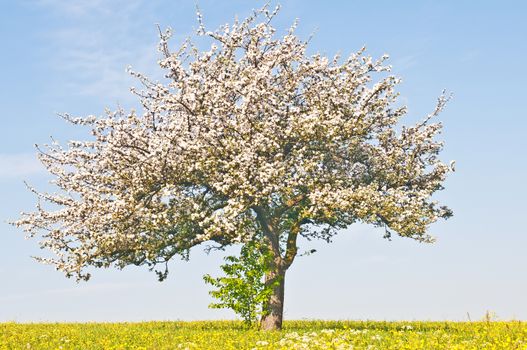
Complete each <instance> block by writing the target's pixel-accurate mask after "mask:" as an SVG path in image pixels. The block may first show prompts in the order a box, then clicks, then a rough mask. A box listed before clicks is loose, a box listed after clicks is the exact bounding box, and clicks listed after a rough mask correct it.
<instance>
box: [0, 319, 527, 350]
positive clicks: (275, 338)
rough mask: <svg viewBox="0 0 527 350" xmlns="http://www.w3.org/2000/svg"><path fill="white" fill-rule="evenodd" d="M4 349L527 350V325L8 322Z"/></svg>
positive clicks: (0, 335) (1, 338) (0, 342)
mask: <svg viewBox="0 0 527 350" xmlns="http://www.w3.org/2000/svg"><path fill="white" fill-rule="evenodd" d="M0 349H2V350H3V349H10V350H11V349H104V350H110V349H156V350H157V349H200V350H201V349H257V350H260V349H287V350H289V349H369V350H374V349H412V350H414V349H507V350H511V349H522V350H525V349H527V323H526V322H521V321H507V322H502V321H499V322H498V321H481V322H378V321H287V322H285V324H284V329H283V330H282V331H281V332H261V331H258V330H247V329H244V328H243V324H242V323H241V322H237V321H208V322H207V321H200V322H142V323H34V324H22V323H0Z"/></svg>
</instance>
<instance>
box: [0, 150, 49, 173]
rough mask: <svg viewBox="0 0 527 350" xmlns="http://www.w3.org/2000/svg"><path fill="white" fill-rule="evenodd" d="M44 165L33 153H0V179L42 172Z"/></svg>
mask: <svg viewBox="0 0 527 350" xmlns="http://www.w3.org/2000/svg"><path fill="white" fill-rule="evenodd" d="M44 172H45V169H44V166H43V165H42V164H41V163H40V161H39V160H38V159H37V157H36V155H35V154H28V153H20V154H0V179H10V178H18V177H24V176H29V175H35V174H43V173H44Z"/></svg>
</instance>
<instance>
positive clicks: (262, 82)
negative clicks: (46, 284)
mask: <svg viewBox="0 0 527 350" xmlns="http://www.w3.org/2000/svg"><path fill="white" fill-rule="evenodd" d="M275 14H276V11H274V12H271V11H269V10H268V8H267V7H264V8H263V9H260V10H257V11H255V12H254V14H253V15H251V16H250V17H249V18H247V19H245V20H243V21H235V22H234V23H233V24H226V25H224V26H222V27H220V28H219V29H218V30H216V31H212V32H211V31H206V29H205V27H204V26H203V24H202V20H201V16H200V15H199V16H198V21H199V24H200V25H199V28H198V30H197V33H196V34H197V36H198V37H201V39H203V40H208V41H207V42H208V43H210V49H208V50H207V51H204V52H203V51H200V50H199V49H198V48H197V46H196V44H194V43H193V41H192V40H190V39H189V40H187V41H185V42H184V44H183V45H182V46H181V47H180V48H179V49H178V50H176V51H171V50H170V49H169V38H170V31H166V32H160V37H161V40H160V46H159V50H160V52H161V55H162V58H161V59H160V61H159V62H158V63H159V65H160V66H161V67H162V68H163V69H164V70H165V71H166V79H165V80H164V81H162V82H158V81H152V80H151V79H149V78H148V77H146V76H144V75H142V74H140V73H137V72H131V74H133V75H134V76H136V77H137V78H139V80H140V81H141V82H142V85H143V88H142V90H134V93H136V94H137V95H138V96H139V98H140V100H141V104H142V107H143V110H142V111H141V112H137V111H134V110H132V111H130V112H125V111H124V110H122V109H118V110H117V111H114V112H111V111H107V112H106V114H105V115H104V116H101V117H94V116H89V117H82V118H74V117H72V116H69V115H64V116H63V117H64V118H65V119H66V120H67V121H69V122H71V123H73V124H76V125H83V126H88V127H89V128H90V129H91V133H92V137H91V138H90V139H89V140H85V141H70V142H69V143H68V144H67V145H65V146H61V145H60V144H59V143H57V142H52V143H51V144H49V145H45V146H43V147H41V148H39V150H40V152H39V158H40V160H41V162H42V163H43V164H44V165H45V167H46V168H47V170H48V171H49V172H50V173H51V174H52V176H53V180H52V182H53V184H54V185H55V186H56V187H57V192H56V193H41V192H39V191H37V190H35V189H33V188H31V189H32V190H33V191H34V192H35V193H36V194H37V196H38V199H39V201H38V205H37V208H36V210H35V211H34V212H27V213H22V215H21V218H20V219H19V220H18V221H16V222H15V224H16V225H18V226H20V227H22V228H23V229H24V230H25V231H26V232H27V233H28V234H29V235H30V236H34V235H37V236H38V237H40V238H41V245H42V247H43V248H46V249H48V250H50V251H51V252H52V253H53V255H52V256H51V257H46V258H41V259H42V261H44V262H47V263H51V264H54V265H55V266H56V267H57V269H59V270H61V271H63V272H65V273H66V275H67V276H75V277H77V278H81V279H88V278H89V273H87V272H86V271H85V270H86V268H87V267H89V266H95V267H109V266H117V267H121V268H122V267H124V266H126V265H129V264H135V265H148V266H150V267H151V268H154V267H155V266H156V265H157V264H166V262H167V261H168V260H170V259H171V258H173V257H175V256H180V257H183V258H186V257H188V253H189V250H190V248H192V247H194V246H197V245H200V244H202V243H205V242H209V243H210V242H215V244H217V246H218V247H223V246H226V245H229V244H233V243H239V242H246V241H248V240H250V239H251V238H252V237H254V236H255V235H258V234H263V235H264V236H265V237H266V238H267V239H268V240H269V242H270V243H271V246H272V249H273V252H274V253H275V256H276V259H275V261H276V262H277V263H278V264H279V265H280V266H282V267H283V268H287V267H288V266H289V265H290V264H291V263H292V261H293V259H294V257H295V256H296V254H297V246H296V241H297V237H298V236H299V235H301V236H304V237H307V238H310V239H311V238H323V239H328V240H329V239H330V238H331V236H332V235H334V234H335V233H336V232H337V231H338V230H339V229H342V228H345V227H347V226H348V225H350V224H352V223H355V222H363V223H370V224H374V225H379V226H382V227H385V228H386V230H387V233H390V232H394V233H397V234H399V235H401V236H406V237H410V238H413V239H417V240H420V241H430V240H431V237H430V236H429V235H428V233H427V229H428V227H429V225H430V224H431V223H433V222H435V221H436V220H438V219H439V218H447V217H449V216H450V215H451V211H450V210H449V209H448V208H446V207H443V206H439V205H438V203H436V202H435V201H434V200H432V194H433V193H434V192H435V191H437V190H440V189H442V183H443V182H444V180H445V178H446V176H447V174H448V173H449V172H451V171H452V167H451V166H449V165H447V164H444V163H443V162H442V161H441V160H440V159H439V158H438V155H439V153H440V151H441V149H442V143H441V142H440V141H437V140H435V136H436V135H437V134H438V133H439V132H440V130H441V124H440V123H434V122H432V120H433V119H434V117H435V116H436V115H437V114H438V113H439V112H440V111H441V110H442V109H443V107H444V105H445V103H446V102H447V100H448V98H447V97H445V96H441V97H440V98H439V101H438V104H437V107H436V109H435V111H433V112H432V113H431V114H430V115H429V116H427V117H426V118H425V119H424V121H423V122H421V123H419V124H417V125H415V126H411V127H403V128H402V130H400V131H397V129H400V128H398V125H399V123H400V119H401V117H403V116H404V115H405V114H406V108H405V107H404V106H398V105H397V96H398V94H397V92H396V91H395V87H396V85H397V84H398V82H399V80H398V79H397V78H396V77H393V76H391V75H389V69H390V68H389V66H387V65H385V61H386V59H387V56H383V57H381V58H380V59H378V60H374V59H372V58H371V57H369V56H367V55H365V52H364V49H361V50H360V51H358V52H357V53H354V54H352V55H351V56H349V57H347V58H341V57H339V56H336V57H333V58H328V57H325V56H323V55H320V54H314V55H308V54H307V53H306V49H307V42H306V41H302V40H300V39H299V38H298V37H297V36H296V35H295V28H296V23H295V24H294V25H293V26H292V27H291V28H290V29H289V30H287V31H286V32H285V33H283V34H279V33H277V32H276V30H275V29H274V28H273V26H272V24H271V20H272V18H273V17H274V16H275ZM201 39H200V40H201ZM374 78H376V79H377V80H374ZM211 244H213V243H211ZM165 275H166V271H165V272H160V277H161V278H163V277H165Z"/></svg>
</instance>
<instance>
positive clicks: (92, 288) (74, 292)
mask: <svg viewBox="0 0 527 350" xmlns="http://www.w3.org/2000/svg"><path fill="white" fill-rule="evenodd" d="M137 287H138V285H137V284H131V283H99V284H90V285H83V284H79V285H76V286H74V287H70V288H55V289H45V290H39V291H35V292H30V293H18V294H16V295H3V296H0V302H2V303H6V302H13V301H18V300H24V299H35V298H41V297H46V296H62V297H68V296H73V297H79V296H83V295H90V296H93V295H94V294H106V293H109V292H115V291H119V290H123V289H131V288H137Z"/></svg>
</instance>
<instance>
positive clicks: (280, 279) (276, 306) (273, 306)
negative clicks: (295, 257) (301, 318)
mask: <svg viewBox="0 0 527 350" xmlns="http://www.w3.org/2000/svg"><path fill="white" fill-rule="evenodd" d="M285 272H286V270H285V269H284V268H282V267H280V266H277V267H276V268H275V269H273V270H272V271H270V272H268V273H267V274H266V275H265V284H266V285H271V284H273V285H274V287H273V293H272V294H271V297H270V298H269V301H268V302H267V304H266V305H264V310H265V312H266V314H265V315H264V316H262V319H261V321H260V327H261V329H262V330H265V331H274V330H280V329H282V320H283V318H284V286H285Z"/></svg>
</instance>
